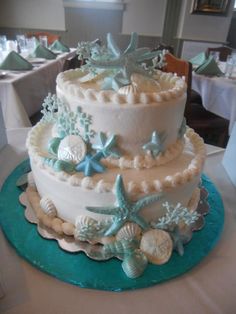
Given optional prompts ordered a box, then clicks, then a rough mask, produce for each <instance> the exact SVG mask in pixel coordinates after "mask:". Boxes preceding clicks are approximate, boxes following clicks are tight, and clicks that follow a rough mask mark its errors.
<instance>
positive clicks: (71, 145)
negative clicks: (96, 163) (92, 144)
mask: <svg viewBox="0 0 236 314" xmlns="http://www.w3.org/2000/svg"><path fill="white" fill-rule="evenodd" d="M86 152H87V147H86V144H85V142H84V141H83V139H82V138H81V137H80V136H79V135H67V136H66V137H65V138H64V139H63V140H62V141H61V143H60V145H59V147H58V153H57V156H58V159H59V160H63V161H68V162H72V163H75V164H78V163H79V162H80V161H82V160H83V159H84V157H85V155H86Z"/></svg>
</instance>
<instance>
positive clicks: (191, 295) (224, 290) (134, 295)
mask: <svg viewBox="0 0 236 314" xmlns="http://www.w3.org/2000/svg"><path fill="white" fill-rule="evenodd" d="M29 130H30V128H18V129H11V130H7V136H8V145H6V146H5V147H4V148H3V149H2V150H1V151H0V164H1V165H3V164H4V167H0V186H1V185H3V183H4V181H5V179H6V178H7V177H8V175H9V174H10V173H11V171H12V170H13V169H14V168H15V167H16V166H17V165H18V164H19V163H20V162H22V160H24V159H25V158H27V151H26V148H25V144H24V143H25V139H26V136H27V133H28V131H29ZM206 151H207V153H206V162H205V166H204V173H205V174H206V175H207V176H208V177H209V178H210V180H211V181H212V182H213V183H214V185H215V187H216V188H217V189H218V191H219V193H220V194H221V197H222V200H223V203H224V210H225V223H224V229H223V232H222V234H221V237H220V239H219V241H218V243H217V245H216V246H215V247H214V249H213V250H212V251H211V252H210V253H209V254H208V255H207V256H206V257H205V258H204V259H203V260H202V261H201V262H200V263H199V264H198V265H196V266H195V267H194V268H192V269H191V270H190V271H188V272H186V273H185V274H183V275H181V276H179V277H176V278H174V279H171V280H169V281H165V282H163V283H161V284H157V285H154V286H150V287H148V288H143V289H137V290H128V291H123V292H111V291H101V290H95V289H88V288H81V287H79V286H75V285H72V284H68V283H66V282H63V281H60V280H58V279H56V278H55V277H53V276H50V275H48V274H46V273H44V272H42V271H40V270H38V269H37V268H35V267H33V266H32V265H31V264H29V263H28V262H27V261H25V260H24V259H23V258H22V257H20V256H18V254H17V253H16V251H15V249H14V248H13V247H12V245H11V244H10V243H9V242H8V240H7V239H6V237H5V236H4V234H3V232H1V231H0V265H1V266H0V313H2V314H4V313H5V314H22V313H24V314H32V313H34V314H41V313H47V314H55V313H56V314H70V313H71V314H74V313H83V314H92V313H96V314H108V313H109V314H110V313H114V314H118V313H119V314H121V313H122V314H130V313H135V314H143V313H148V314H157V313H161V314H169V313H171V314H172V313H175V314H180V313H181V314H189V313H191V314H199V313H206V314H232V313H235V306H236V299H235V287H236V274H235V267H236V266H235V265H236V246H235V243H236V210H235V204H236V187H235V186H234V185H233V184H232V183H231V181H230V179H229V177H228V175H227V172H226V171H225V169H224V167H223V165H222V159H223V157H224V153H225V149H223V148H219V147H216V146H211V145H206ZM207 240H208V239H205V241H207ZM78 271H79V270H78ZM94 280H96V278H94Z"/></svg>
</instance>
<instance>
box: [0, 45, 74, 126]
mask: <svg viewBox="0 0 236 314" xmlns="http://www.w3.org/2000/svg"><path fill="white" fill-rule="evenodd" d="M75 55H76V49H75V48H71V49H70V51H69V52H65V53H58V54H57V57H56V58H55V59H53V60H46V59H43V58H31V59H29V60H30V62H32V64H33V69H32V70H29V71H5V70H4V71H0V103H1V105H2V111H3V117H4V122H5V127H6V128H7V129H11V128H23V127H30V126H31V122H30V117H32V116H33V115H34V114H36V113H37V112H39V111H40V109H41V108H42V103H43V100H44V98H45V97H46V96H47V95H48V93H51V94H54V93H55V92H56V77H57V75H58V74H59V73H60V72H61V71H62V70H63V67H64V63H65V60H67V59H69V58H72V57H73V56H75Z"/></svg>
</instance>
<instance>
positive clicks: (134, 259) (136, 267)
mask: <svg viewBox="0 0 236 314" xmlns="http://www.w3.org/2000/svg"><path fill="white" fill-rule="evenodd" d="M147 263H148V260H147V258H146V256H145V255H144V254H143V253H142V252H140V251H139V250H136V251H135V252H134V253H133V254H131V255H127V256H126V257H125V258H124V260H123V262H122V264H121V266H122V268H123V271H124V272H125V274H126V276H127V277H129V278H137V277H139V276H141V275H142V273H143V271H144V270H145V268H146V266H147Z"/></svg>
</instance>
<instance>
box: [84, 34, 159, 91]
mask: <svg viewBox="0 0 236 314" xmlns="http://www.w3.org/2000/svg"><path fill="white" fill-rule="evenodd" d="M107 45H108V49H109V50H110V52H111V53H112V55H113V58H112V59H109V60H105V61H104V60H94V59H90V62H91V65H92V66H93V67H95V68H100V69H107V70H116V74H115V75H113V77H107V78H106V79H105V81H104V86H103V89H110V88H112V89H115V90H118V89H119V88H120V87H122V86H124V85H128V84H130V82H131V80H130V78H131V75H132V74H133V73H139V74H142V75H144V76H150V74H149V71H148V70H145V69H144V67H143V66H142V65H141V63H142V62H143V61H145V60H150V59H153V58H154V57H156V56H158V55H159V54H160V51H150V49H149V48H137V46H138V35H137V33H132V34H131V39H130V43H129V45H128V47H127V48H126V49H125V51H124V52H123V53H122V51H121V50H120V49H119V48H118V46H117V44H116V42H115V41H114V39H113V37H112V35H111V34H110V33H109V34H107Z"/></svg>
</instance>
